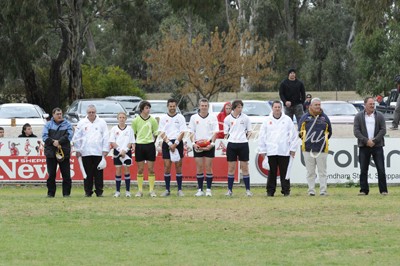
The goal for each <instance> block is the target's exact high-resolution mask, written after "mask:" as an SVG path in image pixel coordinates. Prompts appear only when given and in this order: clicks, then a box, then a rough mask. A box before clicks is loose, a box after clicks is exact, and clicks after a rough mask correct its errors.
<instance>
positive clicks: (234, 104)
mask: <svg viewBox="0 0 400 266" xmlns="http://www.w3.org/2000/svg"><path fill="white" fill-rule="evenodd" d="M239 105H241V106H243V105H244V104H243V101H242V100H234V101H233V102H232V110H235V109H236V107H238V106H239Z"/></svg>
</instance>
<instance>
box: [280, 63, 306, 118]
mask: <svg viewBox="0 0 400 266" xmlns="http://www.w3.org/2000/svg"><path fill="white" fill-rule="evenodd" d="M279 96H280V98H281V100H282V102H283V105H284V106H285V115H287V116H289V117H290V118H291V119H292V120H293V115H295V116H296V120H297V122H298V121H300V118H301V116H302V115H303V113H304V112H303V103H304V101H305V99H306V90H305V88H304V84H303V82H302V81H300V80H298V79H297V78H296V70H295V69H294V68H291V69H289V71H288V78H287V79H285V80H283V81H282V82H281V85H280V87H279Z"/></svg>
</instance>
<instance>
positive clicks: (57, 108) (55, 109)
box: [51, 107, 62, 114]
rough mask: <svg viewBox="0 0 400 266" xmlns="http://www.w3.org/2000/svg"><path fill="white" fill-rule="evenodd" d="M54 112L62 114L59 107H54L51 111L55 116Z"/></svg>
mask: <svg viewBox="0 0 400 266" xmlns="http://www.w3.org/2000/svg"><path fill="white" fill-rule="evenodd" d="M56 112H62V110H61V108H60V107H56V108H54V109H53V111H51V113H52V114H55V113H56Z"/></svg>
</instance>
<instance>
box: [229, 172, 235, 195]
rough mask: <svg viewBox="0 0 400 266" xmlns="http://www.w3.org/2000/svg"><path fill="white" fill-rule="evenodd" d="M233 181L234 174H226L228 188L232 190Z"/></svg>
mask: <svg viewBox="0 0 400 266" xmlns="http://www.w3.org/2000/svg"><path fill="white" fill-rule="evenodd" d="M233 181H235V176H234V175H228V189H229V190H230V191H232V190H233Z"/></svg>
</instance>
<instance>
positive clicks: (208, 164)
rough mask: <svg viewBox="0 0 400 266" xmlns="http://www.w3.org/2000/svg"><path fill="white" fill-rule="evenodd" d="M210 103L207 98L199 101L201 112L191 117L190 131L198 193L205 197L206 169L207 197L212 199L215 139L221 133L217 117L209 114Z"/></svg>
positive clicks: (197, 194)
mask: <svg viewBox="0 0 400 266" xmlns="http://www.w3.org/2000/svg"><path fill="white" fill-rule="evenodd" d="M208 107H209V103H208V100H207V99H206V98H202V99H200V100H199V112H198V113H197V114H194V115H192V117H190V122H189V131H190V133H191V136H190V139H191V141H192V143H193V157H194V159H195V161H196V177H197V193H196V194H195V196H196V197H202V196H204V191H203V182H204V168H205V170H206V179H207V190H206V194H205V195H206V197H211V196H212V192H211V186H212V181H213V171H212V161H213V158H214V157H215V139H216V138H217V134H218V131H219V128H218V120H217V117H216V116H215V115H213V114H210V113H209V112H208Z"/></svg>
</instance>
